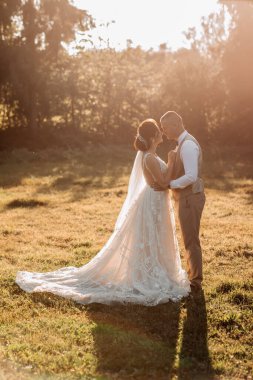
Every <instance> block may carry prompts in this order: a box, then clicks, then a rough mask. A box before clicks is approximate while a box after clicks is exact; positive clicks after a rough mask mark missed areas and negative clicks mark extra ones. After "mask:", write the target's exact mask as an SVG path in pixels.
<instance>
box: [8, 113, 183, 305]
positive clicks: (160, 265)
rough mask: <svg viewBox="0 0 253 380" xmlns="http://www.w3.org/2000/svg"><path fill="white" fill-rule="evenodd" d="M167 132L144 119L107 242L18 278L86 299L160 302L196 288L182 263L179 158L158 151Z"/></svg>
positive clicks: (31, 287) (30, 287) (25, 285)
mask: <svg viewBox="0 0 253 380" xmlns="http://www.w3.org/2000/svg"><path fill="white" fill-rule="evenodd" d="M161 142H162V133H161V131H160V129H159V127H158V125H157V123H156V121H155V120H153V119H147V120H145V121H143V122H142V123H141V124H140V126H139V128H138V134H137V136H136V139H135V142H134V146H135V148H136V150H137V151H138V152H137V154H136V158H135V161H134V164H133V168H132V172H131V175H130V180H129V185H128V193H127V197H126V199H125V202H124V204H123V206H122V209H121V211H120V213H119V215H118V218H117V221H116V224H115V228H114V231H113V233H112V235H111V237H110V238H109V240H108V241H107V243H106V244H105V245H104V247H103V248H102V249H101V250H100V252H98V253H97V255H96V256H95V257H94V258H93V259H91V260H90V261H89V262H88V263H87V264H85V265H83V266H81V267H78V268H77V267H72V266H69V267H64V268H60V269H58V270H55V271H51V272H44V273H38V272H25V271H19V272H17V276H16V280H15V281H16V283H17V284H18V285H19V286H20V287H21V288H22V289H23V290H25V291H26V292H50V293H54V294H56V295H59V296H61V297H65V298H69V299H72V300H74V301H76V302H78V303H81V304H89V303H92V302H98V303H104V304H112V303H114V302H120V303H123V304H126V303H128V302H132V303H136V304H142V305H146V306H154V305H157V304H161V303H165V302H168V301H169V300H172V301H177V300H180V299H181V298H182V297H184V296H187V295H188V294H189V293H190V282H189V280H188V277H187V273H186V271H185V270H183V269H182V266H181V259H180V254H179V248H178V242H177V237H176V228H175V219H174V212H173V207H172V203H171V199H170V195H169V191H161V192H160V191H155V190H153V189H152V187H151V186H150V185H151V184H152V182H153V181H154V180H155V181H156V182H157V183H158V184H160V185H161V186H164V185H166V183H169V181H170V177H171V172H172V169H173V159H172V158H171V155H170V154H169V155H168V164H166V163H165V162H164V161H163V160H162V159H161V158H159V157H158V156H157V154H156V148H157V146H158V145H159V144H160V143H161Z"/></svg>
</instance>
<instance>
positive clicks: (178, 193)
mask: <svg viewBox="0 0 253 380" xmlns="http://www.w3.org/2000/svg"><path fill="white" fill-rule="evenodd" d="M171 190H172V193H173V198H174V199H175V200H178V199H180V198H183V197H186V196H187V195H190V194H196V193H201V192H203V191H204V181H203V180H202V178H198V179H197V181H196V182H194V183H193V184H192V185H189V186H187V187H185V188H184V189H171Z"/></svg>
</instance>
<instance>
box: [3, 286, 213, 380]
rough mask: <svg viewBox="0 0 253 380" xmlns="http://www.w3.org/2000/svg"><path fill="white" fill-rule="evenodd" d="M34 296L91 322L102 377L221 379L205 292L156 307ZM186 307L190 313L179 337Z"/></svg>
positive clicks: (15, 288)
mask: <svg viewBox="0 0 253 380" xmlns="http://www.w3.org/2000/svg"><path fill="white" fill-rule="evenodd" d="M9 285H10V287H11V288H12V290H11V292H12V294H15V295H18V294H22V293H23V291H22V290H21V289H20V288H19V287H18V286H17V285H16V284H14V283H13V280H12V281H11V283H10V284H9ZM29 297H31V299H32V300H33V302H35V303H37V302H39V303H40V304H44V305H45V306H46V307H47V308H49V309H50V308H52V309H58V310H59V311H61V312H63V313H64V314H65V313H66V312H67V313H68V314H69V313H70V314H71V313H74V314H75V309H79V310H80V311H82V312H84V313H85V316H86V317H88V319H89V320H90V321H91V322H92V327H91V333H92V336H93V348H92V351H93V353H92V354H95V356H96V363H97V364H96V371H97V373H98V374H100V375H101V376H109V378H114V377H115V376H116V377H117V376H120V378H121V379H126V378H127V379H146V378H148V379H159V380H165V379H166V380H168V379H170V378H172V377H174V376H177V378H178V379H180V380H188V379H189V380H192V379H194V380H197V379H198V380H200V379H201V380H212V379H215V378H217V377H215V375H214V370H213V368H212V363H211V359H210V355H209V349H208V336H207V313H206V303H205V296H204V293H203V292H202V293H201V294H200V295H199V296H197V297H194V298H192V297H191V296H189V297H187V298H184V299H183V300H181V301H180V302H172V301H170V302H168V303H166V304H161V305H158V306H154V307H145V306H142V305H135V304H130V303H129V304H127V305H120V304H112V305H104V304H99V303H92V304H89V305H80V304H77V303H75V302H72V301H70V300H67V299H63V298H62V297H58V296H55V295H53V294H50V293H47V292H42V293H32V294H30V295H29ZM183 308H184V309H186V312H187V313H186V318H185V319H184V322H183V326H182V334H180V330H181V327H180V325H181V324H180V315H181V312H182V309H183ZM180 337H181V339H180ZM180 342H181V344H180V347H178V345H179V343H180ZM83 349H84V350H85V349H87V347H86V346H84V347H83ZM176 358H178V359H177V360H176ZM175 360H176V361H175ZM116 377H115V378H116ZM105 378H107V377H105ZM117 378H119V377H117Z"/></svg>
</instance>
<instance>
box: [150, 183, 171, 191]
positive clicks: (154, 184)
mask: <svg viewBox="0 0 253 380" xmlns="http://www.w3.org/2000/svg"><path fill="white" fill-rule="evenodd" d="M151 187H152V188H153V189H154V190H155V191H166V190H168V186H166V187H162V186H160V185H159V184H158V183H157V182H153V183H152V185H151Z"/></svg>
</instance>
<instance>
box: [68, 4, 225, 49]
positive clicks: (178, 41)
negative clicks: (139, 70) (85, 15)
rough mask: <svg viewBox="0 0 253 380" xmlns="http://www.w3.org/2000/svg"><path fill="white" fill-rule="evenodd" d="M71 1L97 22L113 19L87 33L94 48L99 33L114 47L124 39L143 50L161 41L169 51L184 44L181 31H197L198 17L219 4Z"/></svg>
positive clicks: (185, 44)
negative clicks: (104, 25)
mask: <svg viewBox="0 0 253 380" xmlns="http://www.w3.org/2000/svg"><path fill="white" fill-rule="evenodd" d="M74 4H75V5H76V6H78V7H79V8H82V9H86V10H87V11H88V12H89V13H90V14H91V15H92V16H93V18H95V20H96V24H97V25H98V24H101V23H104V24H105V23H107V22H110V21H112V20H114V21H115V23H113V24H111V25H109V26H108V27H107V28H106V27H98V28H96V30H94V31H93V32H92V33H91V34H92V40H93V42H94V43H95V45H96V46H97V47H98V46H99V39H98V37H99V36H101V37H102V38H103V39H104V40H107V39H109V40H110V46H111V47H114V48H116V49H123V48H125V47H126V40H127V39H131V40H132V41H133V46H137V45H141V46H142V47H143V48H144V49H149V48H151V47H152V48H154V49H156V48H157V47H158V46H159V45H160V44H161V43H167V45H168V47H169V48H171V49H172V50H176V49H178V48H179V47H187V46H188V45H187V41H186V39H185V37H184V35H183V34H182V32H183V31H187V29H188V28H189V27H192V26H195V27H196V28H197V30H198V29H199V27H200V25H201V17H202V16H208V15H209V14H210V13H212V12H216V11H218V10H219V9H220V7H221V5H220V4H218V1H217V0H74ZM102 46H103V47H105V46H106V44H105V43H103V44H102Z"/></svg>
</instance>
